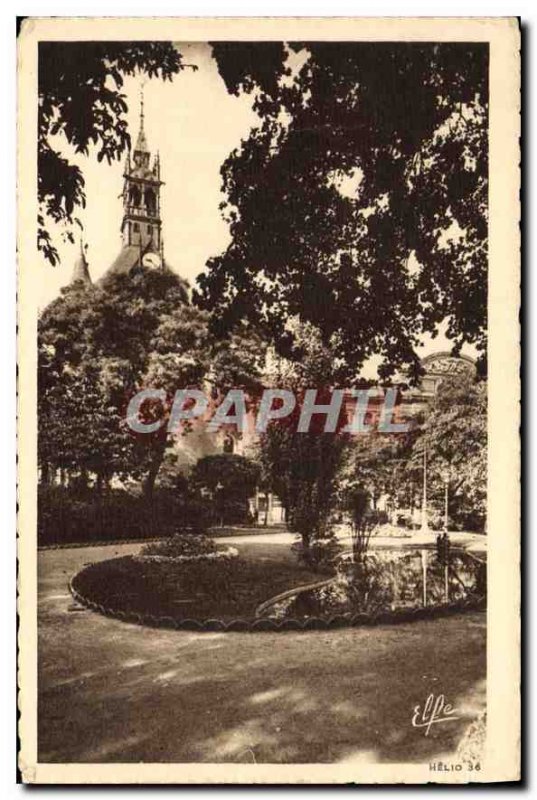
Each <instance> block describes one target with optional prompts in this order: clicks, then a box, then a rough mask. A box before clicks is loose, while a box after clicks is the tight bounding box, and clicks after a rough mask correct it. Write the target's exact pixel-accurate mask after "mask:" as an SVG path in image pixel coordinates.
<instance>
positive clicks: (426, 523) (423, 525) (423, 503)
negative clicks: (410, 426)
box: [421, 439, 429, 533]
mask: <svg viewBox="0 0 537 800" xmlns="http://www.w3.org/2000/svg"><path fill="white" fill-rule="evenodd" d="M421 533H429V521H428V519H427V440H426V439H424V440H423V494H422V499H421Z"/></svg>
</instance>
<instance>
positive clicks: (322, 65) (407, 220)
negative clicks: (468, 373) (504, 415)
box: [197, 42, 488, 380]
mask: <svg viewBox="0 0 537 800" xmlns="http://www.w3.org/2000/svg"><path fill="white" fill-rule="evenodd" d="M290 52H293V53H294V54H295V55H294V59H293V60H294V61H295V63H298V64H299V67H298V68H295V72H293V73H292V72H291V69H290V64H291V61H292V59H291V58H288V57H287V56H288V53H290ZM213 53H214V56H215V58H216V61H217V64H218V68H219V70H220V74H221V76H222V78H223V80H224V82H225V84H226V86H227V88H228V91H229V92H231V93H233V94H239V93H249V94H251V95H252V97H253V98H254V108H255V109H256V111H257V113H258V115H259V116H260V119H261V122H260V125H259V126H258V127H257V128H255V129H253V130H252V132H251V134H250V136H249V138H248V139H247V140H246V141H244V142H243V143H242V145H241V147H240V148H239V149H237V150H236V151H235V152H233V153H232V154H231V155H230V157H229V158H228V159H227V161H226V162H225V164H224V166H223V169H222V175H223V186H224V190H225V192H226V195H227V202H226V204H225V207H224V212H225V216H226V219H227V220H228V222H229V224H230V230H231V234H232V241H231V243H230V245H229V247H228V248H227V250H226V251H225V253H223V254H222V255H220V256H218V257H216V258H213V259H211V260H210V261H209V262H208V264H207V270H206V272H205V274H204V275H203V276H202V277H201V278H200V279H199V292H198V295H197V301H198V302H199V303H200V304H201V305H202V306H203V307H206V308H212V307H216V306H218V309H219V315H218V317H215V324H218V325H219V326H221V327H222V328H224V329H226V328H228V327H229V326H232V325H233V324H234V323H235V321H236V320H237V319H242V318H249V319H250V320H254V321H255V322H256V324H262V325H263V326H264V327H265V329H266V330H267V331H268V333H269V335H270V336H271V338H272V339H273V340H274V342H275V344H276V346H277V348H278V350H279V352H280V353H282V354H283V355H287V356H291V357H294V358H299V357H300V353H299V352H297V348H296V337H295V335H294V333H293V329H292V326H290V325H289V321H290V320H295V319H299V320H300V321H301V322H310V323H312V324H313V325H314V326H315V327H316V328H317V329H318V331H319V332H320V335H321V337H322V340H323V342H324V343H325V344H327V345H330V346H334V347H335V348H336V350H337V352H338V354H339V357H340V361H339V368H340V370H339V371H340V376H341V378H349V379H352V380H354V379H355V378H356V376H357V375H358V374H359V373H360V369H361V367H362V364H363V362H364V361H365V360H366V359H367V358H368V356H370V355H371V354H378V355H380V356H381V357H382V361H381V365H380V369H379V371H380V375H381V377H390V376H391V375H392V374H393V372H394V371H395V370H396V369H397V368H399V367H404V368H406V369H407V370H408V371H409V372H410V373H411V375H412V376H413V377H417V376H418V374H419V372H420V366H419V359H418V357H417V354H416V346H417V344H418V342H419V339H420V336H421V335H422V334H423V333H425V332H431V333H433V334H434V333H435V332H436V330H437V326H438V325H439V324H440V323H441V322H443V321H446V320H447V326H448V335H449V336H450V337H451V339H452V340H453V342H454V349H455V351H457V350H458V349H459V348H460V347H461V346H462V344H463V343H465V342H470V343H473V344H474V345H475V346H476V347H477V349H478V350H479V351H480V353H481V355H482V356H483V359H484V354H485V343H486V304H487V172H488V159H487V129H488V113H487V108H488V47H487V46H486V45H482V44H475V43H461V44H452V43H446V44H443V43H440V44H426V43H424V44H421V43H381V42H375V43H360V44H356V43H341V42H338V43H326V42H323V43H322V42H307V43H305V44H300V43H293V44H291V45H289V47H284V46H283V45H282V44H279V43H268V44H267V45H265V46H264V47H259V48H254V47H252V46H251V45H249V44H248V43H226V44H223V43H219V44H215V45H213ZM482 363H484V361H482Z"/></svg>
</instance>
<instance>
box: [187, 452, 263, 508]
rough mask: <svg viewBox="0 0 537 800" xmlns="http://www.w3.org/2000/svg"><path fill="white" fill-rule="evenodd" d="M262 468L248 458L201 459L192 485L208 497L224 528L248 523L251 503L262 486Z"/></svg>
mask: <svg viewBox="0 0 537 800" xmlns="http://www.w3.org/2000/svg"><path fill="white" fill-rule="evenodd" d="M259 475H260V468H259V464H257V463H256V462H255V461H252V460H251V459H249V458H246V457H245V456H241V455H238V454H233V453H218V454H216V455H210V456H204V457H203V458H200V459H199V460H198V461H197V462H196V464H195V466H194V469H193V470H192V474H191V476H190V482H191V485H192V486H193V487H194V488H197V489H198V490H199V491H201V492H203V493H204V497H205V502H206V503H208V504H209V505H211V506H212V508H213V509H214V512H215V517H216V518H217V520H218V521H220V522H221V523H222V524H226V523H230V524H232V523H235V522H244V521H245V520H246V518H247V515H248V500H249V499H250V497H252V496H253V495H254V493H255V489H256V486H257V484H258V482H259Z"/></svg>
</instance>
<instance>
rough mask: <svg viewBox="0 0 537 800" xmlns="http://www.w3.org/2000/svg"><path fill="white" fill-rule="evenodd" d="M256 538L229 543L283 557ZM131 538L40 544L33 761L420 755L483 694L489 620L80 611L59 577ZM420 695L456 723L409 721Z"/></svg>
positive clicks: (118, 549)
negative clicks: (261, 620)
mask: <svg viewBox="0 0 537 800" xmlns="http://www.w3.org/2000/svg"><path fill="white" fill-rule="evenodd" d="M271 538H272V541H270V539H265V537H259V538H258V539H256V540H254V541H252V539H251V538H250V537H249V539H248V541H247V542H246V541H243V542H241V540H240V539H239V538H238V539H237V540H236V543H235V546H237V547H238V548H239V550H241V551H242V553H243V555H245V556H250V557H252V558H267V559H275V560H278V559H286V558H289V557H292V556H291V555H290V554H289V545H288V544H281V543H280V541H279V540H278V539H276V541H274V538H273V537H271ZM139 547H140V545H121V546H107V547H91V548H72V549H61V550H48V551H41V552H40V553H39V638H40V646H39V692H40V700H39V760H40V761H41V762H86V763H88V762H95V761H100V762H120V761H122V762H129V761H132V762H138V761H145V762H157V761H164V762H192V761H207V762H226V761H227V762H246V763H250V762H252V761H254V760H255V761H257V762H258V763H261V762H265V763H267V762H273V763H274V762H279V763H293V762H294V763H301V762H302V763H304V762H343V761H346V762H352V761H354V760H356V761H359V760H362V759H366V760H368V761H378V762H390V761H402V760H408V761H414V762H429V761H431V760H433V759H439V758H442V757H443V756H445V755H446V754H448V753H449V752H451V751H453V750H454V748H455V747H456V746H457V743H458V742H459V740H460V739H461V737H462V735H463V733H464V731H465V729H466V727H467V725H468V724H469V722H471V721H472V720H473V719H474V718H475V716H476V715H477V714H478V713H479V712H480V711H481V710H482V709H483V708H484V703H485V674H486V662H485V632H486V615H485V614H484V613H479V612H475V613H468V614H465V615H457V616H453V617H447V618H443V619H437V620H430V621H421V622H416V623H412V624H406V625H404V624H403V625H397V626H383V627H379V628H369V629H368V628H344V629H341V630H333V631H326V632H324V631H315V632H309V633H291V632H290V633H285V634H282V633H274V634H272V633H259V634H252V633H224V634H222V633H203V634H197V633H190V632H182V631H168V630H158V629H150V628H143V627H139V626H136V625H129V624H125V623H122V622H119V621H116V620H113V619H108V618H106V617H103V616H101V615H99V614H95V613H92V612H91V611H88V610H85V609H80V608H79V607H78V606H77V605H76V604H75V603H74V602H73V600H72V598H71V596H70V594H69V592H68V590H67V582H68V580H69V578H70V577H71V576H72V575H73V573H74V572H76V571H77V570H78V569H80V568H81V567H82V566H83V565H84V564H85V563H88V562H91V561H97V560H99V559H105V558H112V557H113V556H115V555H125V554H127V553H129V552H136V551H137V550H138V549H139ZM429 693H434V694H440V693H443V694H445V696H446V699H447V701H448V702H450V703H452V704H453V706H454V707H455V708H456V709H457V711H458V715H459V717H460V718H459V719H458V720H457V721H451V722H449V723H445V724H442V725H437V726H433V727H432V728H431V731H430V733H429V735H428V736H424V733H423V729H417V728H413V727H412V726H411V717H412V711H413V708H414V706H415V705H416V704H418V703H420V704H422V703H423V702H424V701H425V699H426V698H427V696H428V694H429Z"/></svg>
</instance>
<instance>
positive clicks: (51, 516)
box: [38, 486, 207, 545]
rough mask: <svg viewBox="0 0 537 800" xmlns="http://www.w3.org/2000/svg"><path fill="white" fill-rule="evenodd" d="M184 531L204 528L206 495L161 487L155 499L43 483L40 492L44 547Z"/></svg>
mask: <svg viewBox="0 0 537 800" xmlns="http://www.w3.org/2000/svg"><path fill="white" fill-rule="evenodd" d="M179 525H180V526H181V529H182V530H184V529H188V530H191V531H195V532H199V531H203V530H205V528H206V525H207V515H206V508H205V505H204V503H203V501H202V500H201V499H198V498H196V497H194V496H190V495H186V496H185V495H183V494H179V493H177V492H173V491H172V490H170V489H164V488H163V489H159V490H156V491H155V493H154V496H153V499H152V502H150V503H148V502H147V500H146V499H145V498H144V497H143V496H141V495H140V494H135V493H133V492H128V491H126V490H125V489H112V490H110V491H107V492H104V493H102V494H101V495H99V494H98V493H97V492H95V491H90V492H88V493H87V494H86V495H84V496H79V495H77V494H76V493H75V492H74V491H73V489H72V488H71V487H62V486H48V487H41V488H40V489H39V493H38V543H39V544H40V545H49V544H67V543H83V542H99V541H113V540H115V539H150V538H154V537H156V536H170V535H172V534H173V533H176V532H177V529H178V526H179Z"/></svg>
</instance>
